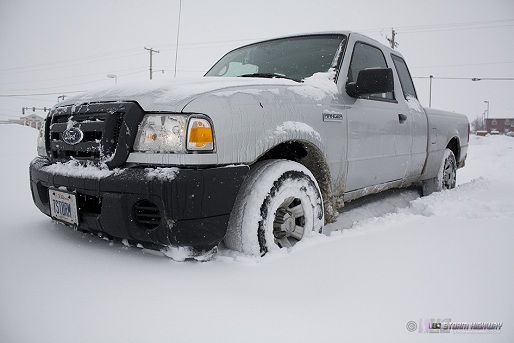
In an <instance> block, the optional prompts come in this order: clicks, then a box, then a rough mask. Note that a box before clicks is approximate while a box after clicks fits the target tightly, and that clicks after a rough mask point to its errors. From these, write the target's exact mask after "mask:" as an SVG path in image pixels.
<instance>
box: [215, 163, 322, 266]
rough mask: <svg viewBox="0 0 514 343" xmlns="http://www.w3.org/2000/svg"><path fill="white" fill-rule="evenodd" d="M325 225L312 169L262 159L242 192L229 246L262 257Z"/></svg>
mask: <svg viewBox="0 0 514 343" xmlns="http://www.w3.org/2000/svg"><path fill="white" fill-rule="evenodd" d="M323 225H324V214H323V198H322V196H321V192H320V189H319V186H318V183H317V182H316V179H315V178H314V176H313V175H312V173H311V172H310V171H309V170H308V169H307V168H305V167H304V166H303V165H301V164H299V163H296V162H292V161H288V160H268V161H262V162H258V163H256V164H255V165H254V166H252V168H251V170H250V174H249V176H248V177H247V179H246V180H245V181H244V182H243V185H242V186H241V189H240V190H239V193H238V195H237V197H236V202H235V204H234V208H233V209H232V213H231V214H230V220H229V223H228V230H227V235H226V236H225V246H226V247H227V248H229V249H232V250H237V251H240V252H243V253H245V254H249V255H255V256H258V255H261V256H262V255H264V254H266V253H267V252H269V251H273V250H277V249H280V248H289V247H291V246H293V245H294V244H296V243H297V242H298V241H300V240H302V239H303V238H304V237H306V236H307V235H308V234H309V233H310V232H311V231H317V232H321V230H322V228H323Z"/></svg>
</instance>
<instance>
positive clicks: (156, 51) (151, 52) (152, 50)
mask: <svg viewBox="0 0 514 343" xmlns="http://www.w3.org/2000/svg"><path fill="white" fill-rule="evenodd" d="M145 50H148V52H150V80H151V79H152V74H153V73H152V55H153V54H154V53H157V54H158V53H159V52H160V51H159V50H154V49H153V48H150V49H148V48H147V47H146V46H145Z"/></svg>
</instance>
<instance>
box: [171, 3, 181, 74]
mask: <svg viewBox="0 0 514 343" xmlns="http://www.w3.org/2000/svg"><path fill="white" fill-rule="evenodd" d="M181 13H182V0H180V3H179V8H178V27H177V48H176V49H175V73H174V74H173V77H174V78H176V77H177V60H178V38H179V34H180V14H181Z"/></svg>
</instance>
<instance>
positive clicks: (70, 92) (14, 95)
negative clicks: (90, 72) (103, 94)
mask: <svg viewBox="0 0 514 343" xmlns="http://www.w3.org/2000/svg"><path fill="white" fill-rule="evenodd" d="M86 91H87V90H81V91H69V92H52V93H34V94H0V97H3V98H10V97H22V96H41V95H59V94H72V93H83V92H86Z"/></svg>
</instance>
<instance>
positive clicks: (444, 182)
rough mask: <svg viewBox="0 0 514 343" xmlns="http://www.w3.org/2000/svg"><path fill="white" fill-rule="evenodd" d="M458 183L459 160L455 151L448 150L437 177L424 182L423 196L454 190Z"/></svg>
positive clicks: (445, 152)
mask: <svg viewBox="0 0 514 343" xmlns="http://www.w3.org/2000/svg"><path fill="white" fill-rule="evenodd" d="M456 181H457V160H456V159H455V155H454V154H453V151H451V150H450V149H446V150H445V151H444V154H443V158H442V161H441V166H440V167H439V172H438V173H437V176H436V177H435V178H433V179H430V180H426V181H424V182H423V195H429V194H431V193H432V192H440V191H442V190H444V189H453V188H455V184H456Z"/></svg>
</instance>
